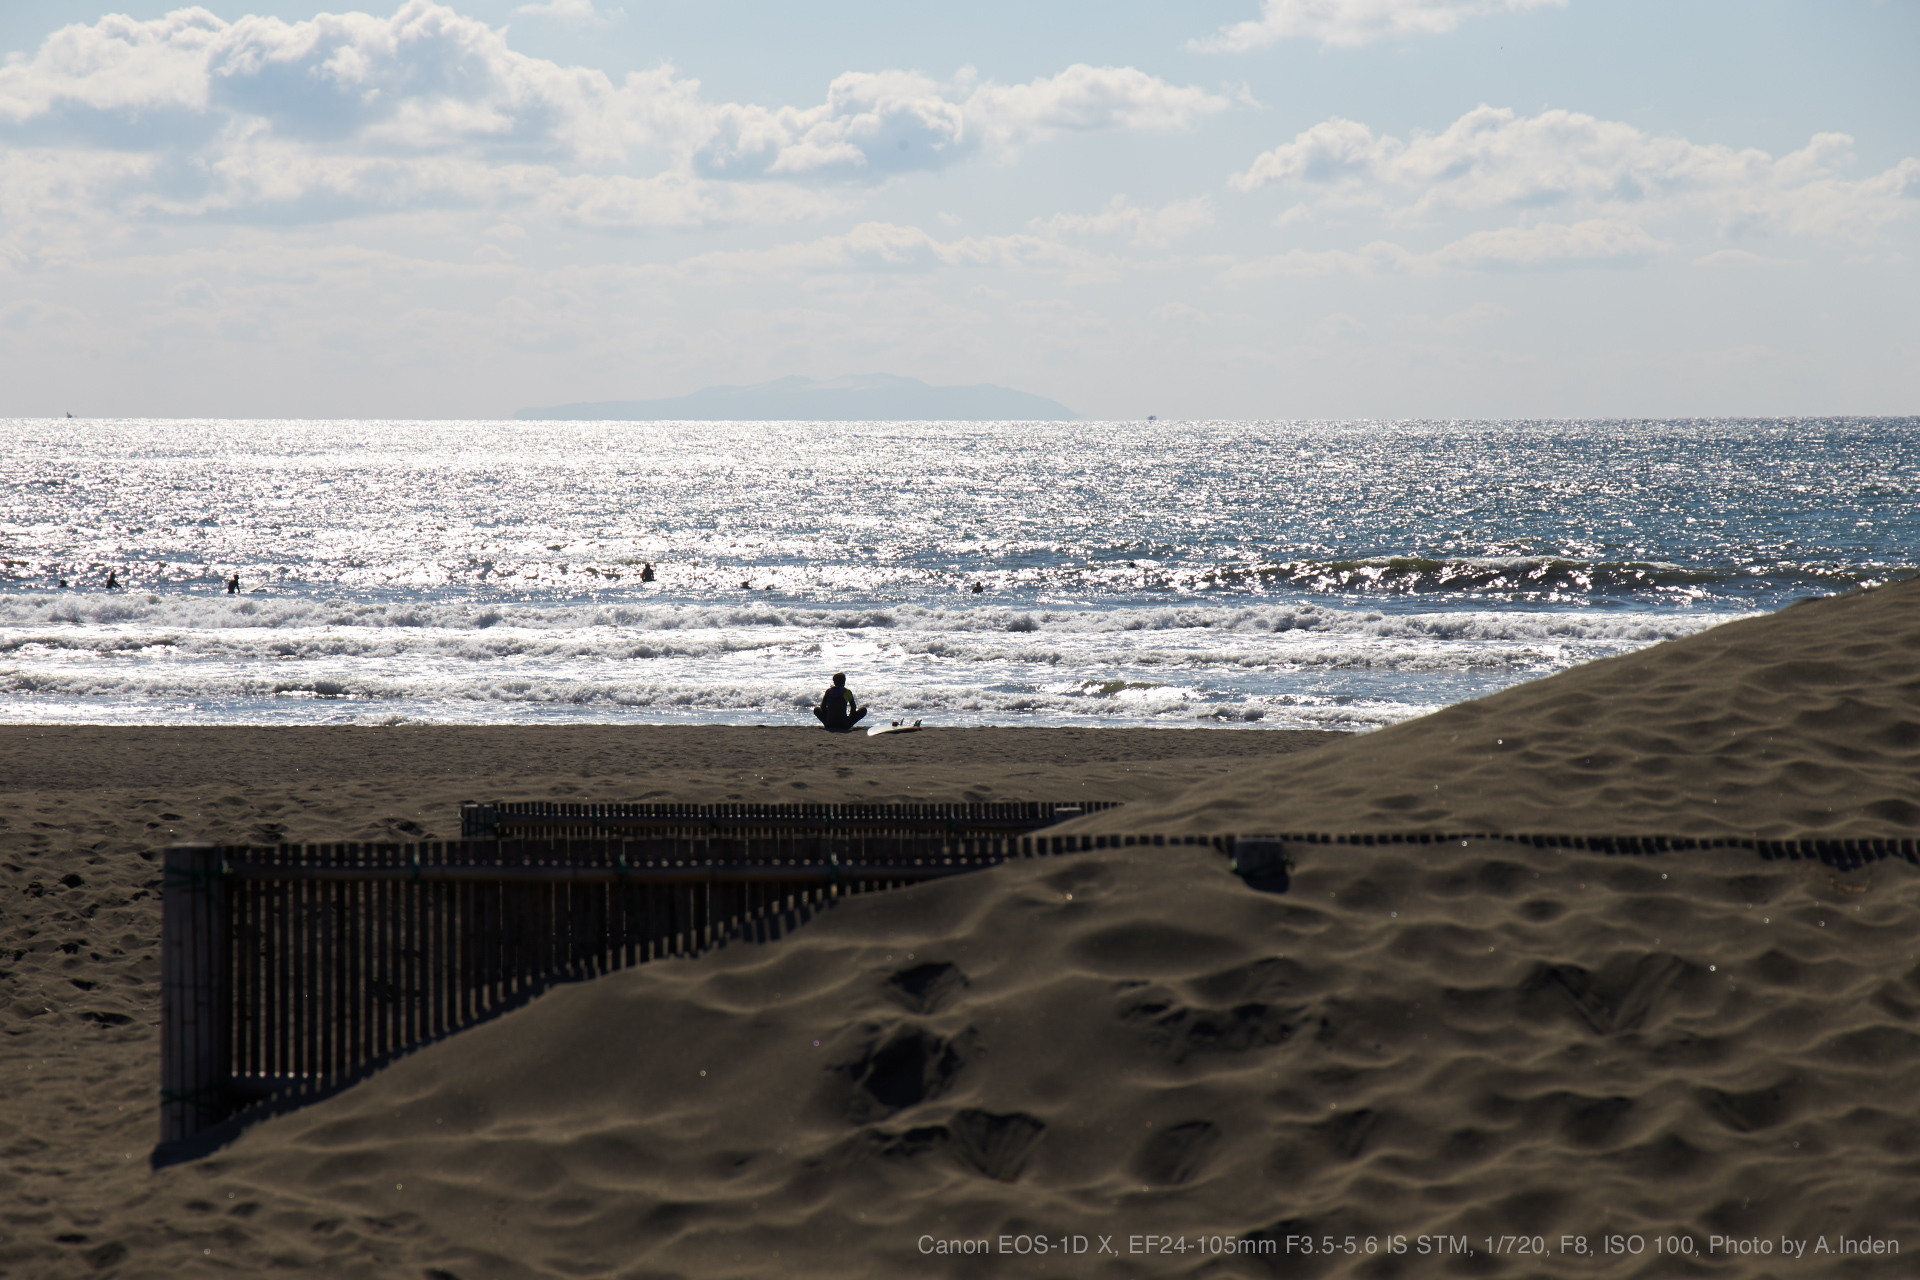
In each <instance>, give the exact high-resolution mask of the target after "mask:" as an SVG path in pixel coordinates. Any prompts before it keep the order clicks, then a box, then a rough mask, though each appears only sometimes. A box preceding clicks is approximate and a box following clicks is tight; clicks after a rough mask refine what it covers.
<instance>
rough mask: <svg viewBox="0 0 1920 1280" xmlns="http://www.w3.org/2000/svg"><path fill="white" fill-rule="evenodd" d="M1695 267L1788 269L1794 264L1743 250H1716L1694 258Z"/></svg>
mask: <svg viewBox="0 0 1920 1280" xmlns="http://www.w3.org/2000/svg"><path fill="white" fill-rule="evenodd" d="M1691 265H1693V266H1696V267H1790V266H1793V265H1794V263H1793V262H1792V260H1791V259H1788V258H1769V257H1767V256H1766V255H1765V254H1759V253H1749V252H1748V251H1747V250H1745V249H1717V250H1715V251H1714V252H1712V253H1706V254H1702V255H1700V256H1699V257H1698V258H1695V259H1694V260H1693V262H1692V264H1691Z"/></svg>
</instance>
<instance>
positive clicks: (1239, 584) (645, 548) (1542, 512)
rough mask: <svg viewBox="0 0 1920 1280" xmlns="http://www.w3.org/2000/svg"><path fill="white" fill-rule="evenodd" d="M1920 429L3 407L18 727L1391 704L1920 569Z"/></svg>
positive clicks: (1266, 719) (1371, 714)
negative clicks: (339, 417)
mask: <svg viewBox="0 0 1920 1280" xmlns="http://www.w3.org/2000/svg"><path fill="white" fill-rule="evenodd" d="M1917 428H1920V420H1917V419H1897V420H1895V419H1878V420H1863V419H1819V420H1812V419H1801V420H1760V421H1619V422H1290V423H1289V422H1177V423H1176V422H1157V423H1156V422H1147V423H1141V422H1073V423H1053V424H1035V423H938V422H901V423H818V422H775V423H625V422H599V423H594V422H452V421H441V422H375V421H251V422H249V421H177V420H142V419H131V420H118V421H41V420H31V421H29V420H14V421H0V441H3V442H4V450H3V454H0V456H3V457H4V467H0V560H3V561H4V564H5V569H4V574H3V575H0V722H12V723H31V722H41V723H75V722H87V723H137V724H332V723H399V722H406V721H422V722H434V723H470V724H472V723H484V724H504V723H548V724H552V723H582V722H601V723H622V722H634V723H683V722H684V723H733V724H802V725H806V724H811V723H812V720H811V717H810V716H809V715H808V708H809V707H811V706H812V705H813V704H814V703H815V702H817V701H818V699H819V696H820V693H821V690H822V689H823V688H824V687H825V686H826V684H827V681H828V676H829V675H830V674H831V673H832V672H834V671H845V672H847V673H848V676H849V683H850V685H851V687H852V688H853V689H854V691H855V693H856V695H857V696H858V697H859V698H860V699H861V701H863V702H870V703H871V705H872V706H873V708H874V719H875V720H876V721H885V720H889V719H900V718H910V719H922V720H925V721H926V722H927V723H929V724H935V725H982V724H993V725H1069V724H1080V725H1168V726H1197V725H1213V726H1236V727H1253V728H1328V729H1369V728H1373V727H1377V726H1380V725H1385V724H1390V723H1393V722H1395V721H1398V720H1402V719H1405V718H1407V717H1410V716H1415V715H1420V714H1422V713H1425V712H1428V711H1431V710H1434V709H1436V708H1438V707H1441V706H1444V705H1446V704H1449V703H1453V702H1457V701H1460V700H1462V699H1466V698H1472V697H1476V696H1479V695H1482V694H1485V693H1489V692H1492V691H1494V690H1496V689H1499V688H1502V687H1504V686H1506V685H1510V684H1513V683H1516V682H1518V681H1523V680H1532V679H1535V678H1538V677H1540V676H1544V675H1548V674H1550V673H1552V672H1555V671H1558V670H1561V669H1563V668H1566V667H1568V666H1571V665H1573V664H1575V663H1580V662H1587V661H1590V660H1592V659H1595V658H1601V657H1605V656H1608V655H1611V654H1617V653H1622V652H1626V651H1628V650H1631V649H1635V648H1638V647H1641V646H1644V645H1648V644H1652V643H1655V642H1657V641H1660V640H1666V639H1671V638H1675V637H1679V636H1685V635H1689V634H1691V633H1693V632H1697V631H1699V630H1701V629H1703V628H1705V627H1710V626H1714V625H1716V624H1719V623H1722V622H1726V621H1728V620H1729V619H1732V618H1737V617H1740V616H1743V615H1746V614H1751V613H1754V612H1757V611H1764V610H1770V609H1774V608H1778V607H1780V606H1782V605H1784V604H1787V603H1789V602H1791V601H1793V600H1795V599H1798V598H1801V597H1805V596H1809V595H1819V594H1828V593H1833V592H1838V591H1844V590H1848V589H1850V588H1853V587H1855V586H1859V585H1862V584H1871V583H1879V582H1885V581H1888V580H1890V579H1894V578H1897V577H1901V576H1904V575H1906V574H1908V573H1910V572H1912V571H1913V570H1914V569H1915V567H1916V565H1917V564H1920V520H1916V502H1917V501H1920V466H1917V465H1916V451H1915V449H1914V441H1915V432H1916V429H1917ZM648 565H650V566H651V567H652V570H653V574H654V577H653V580H651V581H646V580H644V575H643V567H644V566H648ZM109 573H112V574H114V575H115V588H114V589H113V590H108V589H107V587H106V582H107V578H108V574H109ZM234 574H238V575H239V578H240V584H241V590H240V591H239V592H238V593H236V594H228V593H227V591H226V586H225V584H226V580H227V579H228V578H229V577H230V576H232V575H234ZM63 580H64V582H65V586H64V587H62V586H61V585H59V584H60V583H61V582H62V581H63Z"/></svg>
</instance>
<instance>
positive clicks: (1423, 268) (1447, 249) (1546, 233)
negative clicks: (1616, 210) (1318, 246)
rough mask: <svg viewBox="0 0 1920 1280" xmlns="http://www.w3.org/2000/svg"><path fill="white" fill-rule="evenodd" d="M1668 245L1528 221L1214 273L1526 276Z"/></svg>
mask: <svg viewBox="0 0 1920 1280" xmlns="http://www.w3.org/2000/svg"><path fill="white" fill-rule="evenodd" d="M1670 248H1672V246H1671V245H1669V244H1667V243H1666V242H1664V241H1661V240H1657V239H1655V238H1654V237H1653V236H1650V235H1648V234H1647V233H1646V232H1645V231H1643V230H1641V229H1640V228H1639V227H1637V226H1634V225H1633V224H1631V223H1627V222H1618V221H1609V220H1605V219H1598V218H1596V219H1590V220H1588V221H1586V222H1577V223H1574V224H1572V225H1570V226H1567V225H1561V224H1559V223H1552V222H1531V223H1523V224H1522V225H1520V226H1517V227H1502V228H1499V229H1498V230H1493V231H1476V232H1474V233H1472V234H1471V235H1467V236H1464V237H1462V238H1461V239H1458V240H1455V241H1453V242H1452V243H1450V244H1446V245H1443V246H1441V247H1440V248H1438V249H1435V250H1433V251H1432V252H1430V253H1416V252H1414V251H1413V250H1410V249H1407V248H1405V247H1404V246H1402V245H1398V244H1394V243H1392V242H1391V241H1386V240H1376V241H1374V242H1373V243H1372V244H1369V245H1366V246H1364V247H1362V248H1360V249H1357V250H1348V249H1324V250H1320V251H1317V252H1315V251H1309V250H1305V249H1294V250H1291V251H1289V252H1286V253H1279V254H1273V255H1271V256H1269V257H1265V258H1256V259H1253V260H1252V261H1248V262H1242V263H1237V264H1235V265H1234V266H1232V267H1229V268H1228V269H1227V270H1226V271H1225V272H1224V273H1222V279H1225V280H1228V281H1233V282H1240V283H1245V282H1249V281H1256V280H1270V279H1274V278H1276V277H1279V278H1292V279H1310V278H1313V277H1317V276H1333V275H1350V276H1356V277H1360V278H1363V279H1371V278H1377V277H1381V276H1389V275H1433V274H1435V273H1437V272H1441V271H1446V270H1463V271H1529V270H1542V269H1557V268H1568V267H1593V266H1627V265H1633V264H1635V263H1638V262H1641V261H1644V260H1645V259H1647V258H1649V257H1652V256H1653V255H1655V254H1659V253H1663V252H1665V251H1666V250H1668V249H1670Z"/></svg>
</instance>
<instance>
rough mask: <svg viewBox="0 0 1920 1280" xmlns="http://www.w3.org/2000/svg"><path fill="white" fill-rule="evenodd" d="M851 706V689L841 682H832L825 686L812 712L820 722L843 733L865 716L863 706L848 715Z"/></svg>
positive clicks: (836, 731) (865, 710) (865, 712)
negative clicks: (817, 704) (823, 692)
mask: <svg viewBox="0 0 1920 1280" xmlns="http://www.w3.org/2000/svg"><path fill="white" fill-rule="evenodd" d="M852 707H853V690H851V689H849V688H847V686H845V685H843V684H832V685H828V686H827V691H826V693H825V694H823V695H822V696H821V698H820V705H819V706H817V707H815V708H814V709H813V714H814V716H815V718H817V719H818V720H819V721H820V723H821V724H823V725H825V726H826V727H827V728H828V729H831V730H832V731H833V732H835V733H845V732H846V731H847V730H849V729H851V728H853V726H855V725H857V724H859V723H860V722H861V721H862V720H864V719H866V717H867V709H866V708H865V707H861V708H860V709H859V710H858V711H853V712H852V714H851V715H849V714H848V712H849V710H850V709H851V708H852Z"/></svg>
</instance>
